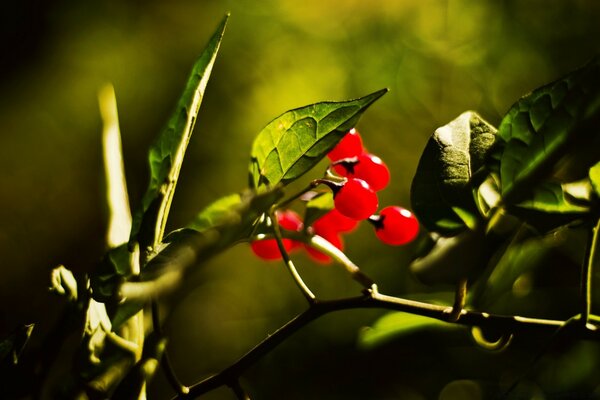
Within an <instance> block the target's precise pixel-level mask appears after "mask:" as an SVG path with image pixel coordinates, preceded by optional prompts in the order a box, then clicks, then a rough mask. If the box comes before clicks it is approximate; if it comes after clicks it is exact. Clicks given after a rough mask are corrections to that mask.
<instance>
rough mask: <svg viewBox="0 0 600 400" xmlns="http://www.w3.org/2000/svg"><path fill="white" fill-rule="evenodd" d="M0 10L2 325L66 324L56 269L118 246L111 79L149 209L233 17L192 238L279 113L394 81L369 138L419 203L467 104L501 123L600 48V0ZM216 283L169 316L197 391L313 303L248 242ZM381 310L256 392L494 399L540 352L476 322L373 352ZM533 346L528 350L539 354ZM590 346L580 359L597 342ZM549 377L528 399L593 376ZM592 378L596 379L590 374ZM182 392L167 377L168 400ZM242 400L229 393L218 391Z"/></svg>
mask: <svg viewBox="0 0 600 400" xmlns="http://www.w3.org/2000/svg"><path fill="white" fill-rule="evenodd" d="M0 7H1V8H2V13H0V15H1V17H0V18H1V19H2V24H1V27H0V30H1V38H0V40H1V41H2V48H1V49H0V50H1V52H0V53H1V54H0V57H1V64H0V68H1V70H0V72H1V74H0V90H1V93H2V96H1V98H0V127H1V131H0V163H1V164H0V187H1V188H2V189H1V194H0V254H2V267H1V268H2V269H1V279H0V304H2V305H1V306H0V310H1V314H0V328H1V332H2V333H6V332H8V331H10V330H11V329H13V328H14V327H15V326H16V325H17V324H19V323H28V322H39V325H38V328H36V329H39V332H44V330H45V329H48V326H49V324H50V323H51V322H52V321H53V320H54V319H55V318H56V315H57V313H58V310H59V309H60V301H59V300H58V299H55V298H54V297H52V296H51V295H50V294H49V293H48V292H47V287H48V286H49V281H48V280H49V272H50V270H51V269H52V268H53V267H55V266H56V265H57V264H59V263H63V264H65V265H66V266H67V267H68V268H70V269H72V270H73V271H75V272H77V273H79V274H83V273H85V272H86V271H90V270H91V269H92V268H93V266H94V265H95V263H96V262H97V260H98V259H99V258H100V257H101V256H102V254H103V251H104V250H105V249H104V244H103V234H104V230H105V216H106V215H105V209H104V206H103V202H102V175H101V172H102V169H101V152H100V131H101V125H100V118H99V112H98V106H97V92H98V89H99V88H100V86H101V85H103V84H104V83H106V82H112V83H113V84H114V86H115V90H116V94H117V102H118V107H119V114H120V115H119V117H120V122H121V130H122V135H123V139H122V140H123V147H124V152H125V163H126V170H127V178H128V182H129V186H130V188H129V190H130V193H129V194H130V199H131V201H132V204H134V205H136V204H137V201H138V200H139V199H140V197H141V195H142V193H143V191H144V190H145V185H146V183H147V180H148V175H147V165H146V158H145V157H146V150H147V148H148V146H149V144H150V142H151V141H152V140H153V138H154V137H155V136H156V134H157V133H158V132H159V131H160V128H161V127H162V125H163V123H164V122H165V121H166V120H167V118H168V115H169V114H170V112H171V110H172V107H173V105H174V103H175V101H176V99H177V98H178V96H179V94H180V91H181V90H182V88H183V85H184V82H185V80H186V78H187V74H188V72H189V69H190V68H191V65H192V63H193V61H194V59H195V57H196V56H197V55H198V54H199V53H200V51H201V50H202V48H203V46H204V44H205V43H206V41H207V40H208V37H209V36H210V34H211V33H212V32H213V30H214V29H215V27H216V25H217V24H218V22H219V21H220V19H221V18H222V16H223V15H224V14H225V12H227V11H230V12H231V14H232V16H231V18H230V21H229V26H228V28H227V31H226V34H225V38H224V41H223V44H222V47H221V52H220V54H219V57H218V60H217V63H216V66H215V68H214V70H213V77H212V79H211V81H210V82H209V85H208V90H207V94H206V97H205V99H204V103H203V106H202V108H201V111H200V114H199V117H198V122H197V125H196V129H195V134H194V137H193V138H192V141H191V143H190V145H189V149H188V154H187V158H186V161H185V163H184V167H183V170H182V175H181V179H180V182H179V185H178V191H177V194H176V195H175V200H174V204H173V208H172V212H171V217H170V221H169V224H170V227H171V228H172V229H175V228H177V227H180V226H182V225H184V224H185V223H186V222H187V221H188V220H189V219H190V218H191V217H192V216H193V215H194V213H195V212H197V211H198V210H200V209H201V208H202V207H203V206H205V205H206V204H208V203H209V202H211V201H212V200H213V199H215V198H217V197H218V196H221V195H224V194H228V193H230V192H235V191H239V190H241V189H243V188H244V187H245V185H246V182H247V162H248V153H249V149H250V145H251V143H252V140H253V137H254V135H255V134H256V133H257V132H258V131H259V130H260V129H261V128H262V127H263V126H264V125H266V124H267V123H268V122H269V121H270V120H271V119H272V118H274V117H275V116H277V115H279V114H280V113H282V112H284V111H286V110H288V109H290V108H294V107H298V106H302V105H306V104H309V103H313V102H316V101H321V100H344V99H349V98H355V97H358V96H362V95H365V94H367V93H370V92H372V91H375V90H377V89H380V88H382V87H388V88H390V93H388V94H387V95H386V96H384V97H383V98H382V99H381V100H379V101H378V102H377V103H376V104H374V105H373V106H372V107H371V108H370V109H369V110H368V111H367V113H366V114H365V115H364V116H363V118H362V119H361V122H360V124H359V126H358V129H359V131H360V132H361V133H362V135H363V138H364V140H365V142H366V144H367V146H368V148H369V150H370V151H371V152H373V153H376V154H378V155H379V156H380V157H381V158H383V159H384V160H385V161H386V162H387V163H388V165H389V166H390V169H391V171H392V183H391V185H390V186H389V188H388V189H386V190H385V191H384V192H382V193H381V195H380V203H381V204H382V205H388V204H400V205H404V206H409V188H410V182H411V179H412V175H413V173H414V171H415V169H416V165H417V162H418V159H419V155H420V152H421V150H422V149H423V147H424V145H425V142H426V140H427V138H428V136H429V135H430V134H431V133H432V132H433V131H434V130H435V128H436V127H438V126H441V125H444V124H445V123H447V122H448V121H450V120H452V119H454V118H455V117H456V116H458V115H459V114H460V113H462V112H463V111H465V110H468V109H472V110H476V111H478V112H479V113H480V114H481V115H482V116H483V117H484V118H486V119H488V120H489V121H490V122H491V123H493V124H496V125H497V124H498V122H499V120H500V118H501V116H502V115H503V114H504V113H505V112H506V110H507V109H508V108H509V106H510V105H511V104H512V103H513V102H514V101H515V100H516V99H517V98H518V97H520V96H521V95H523V94H525V93H526V92H528V91H529V90H531V89H533V88H535V87H537V86H540V85H541V84H544V83H546V82H549V81H551V80H553V79H555V78H557V77H559V76H560V75H562V74H563V73H565V72H567V71H570V70H572V69H574V68H576V67H577V66H579V65H581V64H583V63H585V62H586V61H587V60H589V59H590V58H591V57H592V56H594V55H595V54H596V53H597V52H598V50H600V41H599V40H598V39H599V38H600V23H598V22H599V21H600V2H596V1H593V0H589V1H584V0H580V1H572V0H570V1H567V0H557V1H542V0H529V1H517V0H507V1H487V2H485V1H469V0H446V1H441V0H402V1H398V0H387V1H372V2H367V1H358V0H346V1H342V0H337V1H323V0H321V1H316V0H303V1H277V0H257V1H234V0H214V1H200V0H196V1H194V0H174V1H168V2H167V1H158V0H151V1H139V0H138V1H116V0H113V1H108V0H105V1H100V0H92V1H86V2H78V1H68V0H56V1H36V0H27V1H21V2H5V3H3V4H2V5H1V6H0ZM346 245H347V248H348V251H347V253H348V255H349V256H350V257H351V258H352V259H353V260H355V261H356V262H357V263H358V264H359V265H360V266H361V267H362V268H363V269H364V270H365V271H366V272H367V273H368V274H370V275H371V276H373V277H374V278H375V279H376V280H377V281H378V282H380V287H381V288H382V289H383V291H385V292H389V293H395V294H402V293H405V292H406V291H407V290H414V289H415V288H418V286H416V284H415V282H414V281H413V280H412V278H411V277H410V276H409V275H408V273H407V272H406V265H407V263H408V262H409V260H410V258H411V257H412V254H413V252H414V246H413V247H410V246H408V247H403V248H388V247H384V246H383V245H381V244H380V243H379V242H378V241H377V240H376V239H375V237H374V235H373V233H372V232H371V229H370V227H368V226H363V227H361V228H360V229H359V230H358V231H357V232H356V233H354V234H353V235H352V236H351V237H348V238H347V241H346ZM297 262H298V264H299V265H300V269H301V271H302V272H303V273H304V274H306V280H307V281H308V282H309V284H311V285H312V287H314V290H315V291H316V292H317V294H319V295H321V296H323V297H325V298H332V297H336V296H340V295H347V294H355V293H357V291H358V290H359V288H358V287H357V286H356V285H355V284H354V283H353V282H351V281H350V280H349V279H348V278H347V277H346V276H345V275H344V274H343V273H342V272H341V271H340V270H339V269H338V268H335V267H334V266H332V267H321V266H317V265H315V264H312V262H311V261H310V260H309V259H308V258H306V257H304V256H303V255H299V256H298V257H297ZM195 282H196V283H197V285H198V287H197V289H196V290H194V291H193V292H191V293H190V295H189V296H187V297H185V298H184V299H183V300H182V302H181V303H180V304H179V306H178V307H177V308H175V309H174V311H173V313H172V314H171V317H170V318H169V320H168V321H167V330H168V331H169V334H170V338H171V341H170V348H171V350H172V358H173V362H174V364H175V366H176V369H177V370H178V371H181V376H182V379H183V380H184V381H185V382H186V383H191V382H194V381H196V380H197V379H199V378H201V377H203V376H206V375H208V374H210V373H213V372H216V371H218V370H219V369H221V368H223V367H224V366H226V365H227V364H229V363H231V362H232V361H233V360H234V359H235V358H236V357H238V356H240V355H241V354H243V352H245V351H246V350H247V349H249V348H250V347H251V346H252V345H253V344H254V343H256V342H257V341H259V340H260V339H262V338H264V337H265V336H266V335H267V333H269V332H271V331H272V330H273V329H275V328H276V327H278V326H279V325H281V324H282V323H283V322H284V321H286V320H287V319H289V318H290V317H292V316H293V315H294V314H295V313H297V312H298V311H301V310H302V309H303V308H304V301H303V298H302V297H301V295H300V294H299V293H298V291H297V290H296V289H295V287H294V285H293V284H292V282H291V279H290V278H289V276H288V275H287V273H286V271H285V270H284V269H283V267H282V265H280V264H278V263H264V262H260V261H258V260H255V259H254V258H253V257H252V256H251V253H250V251H249V249H248V247H247V246H238V247H236V248H234V249H232V250H231V251H229V252H227V253H226V254H223V255H221V256H219V257H218V258H216V259H215V260H212V261H211V262H210V263H208V264H207V265H205V266H203V269H202V271H199V272H198V274H197V276H196V277H195ZM534 311H535V310H534ZM379 315H381V312H377V311H352V312H343V313H340V314H336V315H331V316H327V317H325V318H323V319H322V320H319V321H317V322H315V323H313V324H312V325H310V326H309V327H307V328H306V329H305V330H303V331H302V332H300V333H299V334H297V335H296V336H294V337H293V338H292V339H291V340H290V341H288V342H286V343H285V344H284V345H283V346H282V347H281V348H279V349H278V350H276V351H275V352H273V353H272V354H271V355H269V356H268V357H267V358H266V359H264V360H263V361H262V362H260V363H259V364H257V365H256V366H255V367H253V368H252V369H251V370H250V371H249V372H248V374H246V375H245V376H244V381H243V384H244V385H245V386H246V387H247V388H248V390H249V391H250V393H251V394H254V395H255V397H256V398H264V399H268V398H273V399H275V398H277V399H280V398H286V399H301V398H302V399H304V398H326V399H336V398H340V399H341V398H345V399H348V398H356V399H366V398H378V399H383V398H385V399H396V398H400V399H425V398H437V397H438V396H440V398H445V399H454V398H466V399H477V398H485V397H487V396H488V395H489V394H490V393H493V392H494V390H496V389H497V387H498V385H499V382H500V381H502V382H504V383H503V384H505V385H506V382H505V381H510V380H511V379H513V378H514V377H515V376H517V375H519V373H520V372H522V370H521V369H520V368H519V365H521V366H524V365H527V362H528V360H529V359H530V355H528V354H527V353H526V352H519V350H518V349H519V347H518V346H517V350H515V351H513V353H511V354H510V355H505V354H503V355H491V354H488V353H485V352H482V351H481V350H478V349H476V348H474V347H473V346H472V344H471V342H470V341H469V339H468V336H467V335H466V334H465V333H464V331H462V330H459V331H453V332H451V333H450V334H447V335H445V336H440V335H439V334H435V333H432V332H429V333H427V332H426V333H425V334H421V335H418V336H417V337H409V338H406V339H405V340H404V341H398V342H395V343H393V344H391V345H389V346H387V347H384V348H381V349H379V350H374V351H362V350H358V349H357V346H356V337H357V334H358V331H359V329H360V328H361V327H362V326H366V325H369V324H371V323H372V322H373V321H374V320H375V319H376V318H377V316H379ZM532 343H536V341H535V340H533V339H531V338H530V339H529V341H528V340H527V339H526V340H524V342H523V343H521V349H522V348H527V347H528V346H530V345H532ZM578 346H580V347H577V348H576V349H575V350H574V351H579V352H581V353H582V354H583V353H586V352H588V350H589V349H587V348H585V346H587V344H583V345H578ZM581 346H583V347H581ZM595 351H597V349H596V348H595ZM560 354H562V353H560ZM560 354H559V355H560ZM517 361H520V362H522V364H518V363H516V362H517ZM515 363H516V364H515ZM553 365H554V364H553ZM595 367H597V363H596V364H592V365H591V367H590V368H595ZM561 368H564V367H561ZM582 368H583V367H582ZM548 374H550V375H549V377H546V378H544V379H545V381H544V380H543V379H542V380H538V383H536V384H535V385H538V386H535V385H533V384H532V385H533V386H531V387H530V388H529V389H528V390H530V392H527V393H534V394H535V393H537V394H536V395H537V396H538V397H534V396H533V395H531V396H529V395H528V396H529V397H527V398H546V397H544V395H543V394H541V393H542V392H546V393H563V392H564V391H565V390H567V388H569V386H572V385H573V384H574V383H573V382H575V381H574V380H573V379H575V378H573V379H572V380H570V381H568V380H567V383H566V384H562V383H560V382H559V381H560V380H557V379H556V377H555V376H554V375H552V374H551V373H550V372H549V373H548ZM559 375H560V374H559ZM469 379H473V380H469ZM540 379H541V378H540ZM540 382H541V383H540ZM544 382H546V383H544ZM577 384H578V385H580V386H581V387H584V388H586V390H587V389H590V388H589V387H588V386H589V382H587V381H585V382H584V381H582V382H579V383H577ZM539 385H541V388H540V386H539ZM544 385H546V386H544ZM553 385H554V386H553ZM561 385H562V386H561ZM586 385H587V386H586ZM590 390H593V388H592V389H590ZM538 392H539V393H538ZM169 393H170V391H169V389H168V387H167V386H166V383H165V380H164V378H163V377H162V375H161V374H159V375H158V377H157V378H156V379H155V381H154V382H153V384H152V386H151V398H165V397H168V395H169ZM457 393H458V394H457ZM540 396H541V397H540ZM232 397H233V395H232V394H231V393H230V392H228V391H227V390H225V389H223V390H219V391H216V392H214V393H213V394H211V395H210V396H208V398H214V399H221V398H223V399H228V398H232ZM550 398H551V397H550Z"/></svg>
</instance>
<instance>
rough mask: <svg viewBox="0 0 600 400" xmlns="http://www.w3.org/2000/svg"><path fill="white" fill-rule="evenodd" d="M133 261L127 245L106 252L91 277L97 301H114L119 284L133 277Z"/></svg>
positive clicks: (93, 292)
mask: <svg viewBox="0 0 600 400" xmlns="http://www.w3.org/2000/svg"><path fill="white" fill-rule="evenodd" d="M132 261H133V260H132V253H131V252H130V251H129V247H128V245H127V243H124V244H122V245H121V246H119V247H115V248H114V249H111V250H109V251H108V252H106V254H105V255H104V257H103V258H102V261H100V264H99V265H98V266H97V267H96V269H95V270H94V272H93V273H92V274H91V276H90V285H91V287H92V296H93V297H94V299H96V301H100V302H106V301H109V300H110V299H114V296H115V294H116V290H117V288H118V286H119V284H120V283H121V282H123V281H124V280H125V279H127V278H129V277H130V276H131V271H132V268H131V262H132Z"/></svg>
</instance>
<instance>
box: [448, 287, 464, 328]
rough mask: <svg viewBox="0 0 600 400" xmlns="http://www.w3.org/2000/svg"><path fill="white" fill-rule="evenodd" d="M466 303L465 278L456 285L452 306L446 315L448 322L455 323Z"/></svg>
mask: <svg viewBox="0 0 600 400" xmlns="http://www.w3.org/2000/svg"><path fill="white" fill-rule="evenodd" d="M466 301H467V278H461V279H460V280H459V281H458V283H457V284H456V291H455V292H454V304H453V305H452V309H451V310H450V313H449V315H448V322H455V321H456V320H458V318H459V317H460V313H461V312H462V310H463V308H464V307H465V302H466Z"/></svg>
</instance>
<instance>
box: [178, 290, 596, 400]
mask: <svg viewBox="0 0 600 400" xmlns="http://www.w3.org/2000/svg"><path fill="white" fill-rule="evenodd" d="M374 289H376V287H375V288H374ZM359 308H380V309H387V310H395V311H403V312H408V313H412V314H415V315H421V316H425V317H430V318H435V319H438V320H440V321H444V322H448V314H449V313H450V312H451V310H452V307H447V306H438V305H434V304H429V303H424V302H419V301H414V300H408V299H403V298H399V297H394V296H388V295H384V294H380V293H377V291H376V290H371V291H367V292H366V294H365V295H364V296H360V297H351V298H345V299H338V300H329V301H317V302H315V303H314V304H312V305H311V306H310V307H309V308H308V309H307V310H306V311H304V312H303V313H301V314H298V315H297V316H296V317H294V318H293V319H292V320H290V321H289V322H288V323H286V324H285V325H283V326H282V327H281V328H279V329H278V330H277V331H275V332H274V333H273V334H271V335H269V336H267V338H266V339H264V340H263V341H262V342H260V343H259V344H257V345H256V346H255V347H254V348H253V349H252V350H250V351H249V352H248V353H246V354H245V355H244V356H242V357H241V358H239V359H238V360H237V361H236V362H235V363H233V364H232V365H230V366H229V367H227V368H225V369H224V370H223V371H221V372H220V373H218V374H216V375H213V376H210V377H208V378H206V379H204V380H203V381H201V382H199V383H196V384H194V385H192V386H191V387H190V392H189V393H188V394H181V395H179V396H176V397H175V398H174V399H192V398H196V397H198V396H200V395H202V394H204V393H207V392H210V391H211V390H214V389H216V388H218V387H220V386H223V385H228V384H229V383H230V382H232V381H234V380H235V379H237V378H239V376H241V375H242V374H243V373H244V372H245V371H246V370H247V369H248V368H249V367H250V366H251V365H253V364H254V363H255V362H257V361H258V360H259V359H261V358H262V357H263V356H264V355H266V354H267V353H269V352H270V351H271V350H273V349H274V348H275V347H276V346H277V345H279V344H280V343H282V342H283V341H284V340H285V339H287V338H288V337H290V336H291V335H292V334H294V333H295V332H297V331H298V330H300V329H301V328H302V327H304V326H305V325H307V324H308V323H310V322H312V321H313V320H315V319H317V318H319V317H321V316H323V315H325V314H328V313H330V312H334V311H340V310H350V309H359ZM454 323H456V324H460V325H466V326H478V327H481V328H493V329H497V330H502V331H505V332H508V333H514V332H518V333H531V334H536V333H540V332H548V333H554V332H556V330H557V329H559V328H561V327H563V326H565V325H566V324H567V321H562V320H551V319H541V318H528V317H520V316H508V315H497V314H489V313H485V312H479V311H471V310H465V309H463V310H462V311H461V312H460V315H459V317H458V319H457V320H456V321H455V322H454ZM572 334H573V335H574V336H575V337H577V338H580V339H591V340H599V341H600V330H591V329H580V328H579V327H578V326H573V331H572Z"/></svg>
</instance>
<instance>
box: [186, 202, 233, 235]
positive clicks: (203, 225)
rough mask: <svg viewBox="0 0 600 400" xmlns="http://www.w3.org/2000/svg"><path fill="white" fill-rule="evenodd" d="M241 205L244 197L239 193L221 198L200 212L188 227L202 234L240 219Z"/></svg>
mask: <svg viewBox="0 0 600 400" xmlns="http://www.w3.org/2000/svg"><path fill="white" fill-rule="evenodd" d="M241 203H242V196H241V195H240V194H239V193H234V194H230V195H227V196H224V197H221V198H220V199H219V200H217V201H214V202H213V203H211V204H210V205H209V206H208V207H206V208H205V209H203V210H202V211H200V212H199V213H198V215H196V217H195V218H194V220H193V221H192V222H191V223H190V224H188V226H187V227H188V228H189V229H193V230H195V231H198V232H202V231H205V230H207V229H209V228H212V227H214V226H218V225H222V224H224V223H227V222H228V221H230V220H233V219H239V214H238V212H237V209H238V207H239V206H240V204H241Z"/></svg>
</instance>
